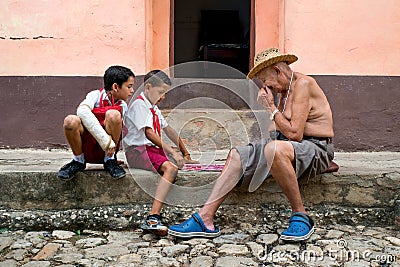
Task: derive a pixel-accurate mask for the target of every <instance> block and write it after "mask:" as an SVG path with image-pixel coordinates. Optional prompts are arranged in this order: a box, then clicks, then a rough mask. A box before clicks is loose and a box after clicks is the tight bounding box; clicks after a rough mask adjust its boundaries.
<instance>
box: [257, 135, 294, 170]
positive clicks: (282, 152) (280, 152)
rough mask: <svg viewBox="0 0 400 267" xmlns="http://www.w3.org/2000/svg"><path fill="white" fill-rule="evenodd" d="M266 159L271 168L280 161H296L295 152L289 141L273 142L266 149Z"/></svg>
mask: <svg viewBox="0 0 400 267" xmlns="http://www.w3.org/2000/svg"><path fill="white" fill-rule="evenodd" d="M264 155H265V159H266V160H267V163H268V165H269V166H273V164H274V163H275V162H277V161H279V160H287V159H289V160H290V161H292V160H293V159H294V150H293V146H292V144H291V143H290V142H287V141H271V142H269V143H268V144H267V145H266V146H265V148H264Z"/></svg>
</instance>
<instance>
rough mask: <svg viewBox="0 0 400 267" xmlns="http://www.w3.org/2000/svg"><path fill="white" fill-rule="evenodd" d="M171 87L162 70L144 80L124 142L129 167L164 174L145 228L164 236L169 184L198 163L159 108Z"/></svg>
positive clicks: (166, 229) (144, 225)
mask: <svg viewBox="0 0 400 267" xmlns="http://www.w3.org/2000/svg"><path fill="white" fill-rule="evenodd" d="M170 87H171V80H170V79H169V77H168V76H167V74H165V73H164V72H163V71H160V70H153V71H150V72H149V73H147V74H146V75H145V78H144V92H142V93H141V94H140V95H139V97H138V98H137V99H136V100H135V101H134V102H133V103H132V105H130V106H129V110H128V112H127V115H126V117H125V125H126V127H127V128H128V134H127V135H126V136H125V138H124V143H125V144H126V145H127V146H128V148H127V149H126V151H125V155H126V159H127V161H128V165H129V167H130V168H140V169H145V170H150V171H153V172H158V173H160V174H161V175H162V177H161V179H160V182H159V184H158V185H157V189H156V193H155V198H154V201H153V205H152V207H151V211H150V214H149V215H148V216H147V218H146V220H145V222H144V224H143V225H142V226H141V228H142V229H143V230H147V231H152V232H154V233H156V234H158V235H160V236H163V235H166V234H167V232H168V228H167V227H166V226H164V225H163V224H162V221H161V219H162V218H161V215H160V212H161V208H162V205H163V200H164V198H165V196H166V195H167V193H168V189H169V185H170V184H171V183H173V182H174V180H175V178H176V175H177V173H178V169H180V168H182V167H183V165H184V164H185V163H189V162H190V163H198V162H197V161H193V160H192V159H191V158H190V154H189V153H188V151H187V149H186V147H185V145H184V144H183V142H182V140H181V138H180V137H179V136H178V133H177V132H176V131H175V130H174V129H173V128H172V127H171V126H169V125H168V123H167V122H166V120H165V119H164V117H163V115H162V114H161V112H160V110H159V109H158V107H157V104H158V103H159V102H160V101H162V100H163V99H164V98H165V94H166V93H167V92H168V90H169V89H170ZM161 129H163V130H164V132H165V134H166V135H167V137H168V138H169V139H170V140H171V141H172V142H174V143H175V144H176V145H177V146H178V147H179V150H180V152H181V153H179V152H177V151H176V150H175V149H173V148H172V147H171V146H169V145H168V144H167V143H165V142H164V141H163V140H162V139H161ZM164 151H165V152H164ZM167 155H170V156H171V157H172V158H173V159H174V160H175V162H176V164H177V165H178V166H176V165H175V164H174V163H172V162H171V161H169V160H168V157H167Z"/></svg>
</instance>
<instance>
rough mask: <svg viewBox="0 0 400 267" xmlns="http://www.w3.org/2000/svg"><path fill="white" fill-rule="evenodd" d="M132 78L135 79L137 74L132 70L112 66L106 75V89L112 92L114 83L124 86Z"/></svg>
mask: <svg viewBox="0 0 400 267" xmlns="http://www.w3.org/2000/svg"><path fill="white" fill-rule="evenodd" d="M131 76H132V77H133V78H135V74H134V73H133V71H131V70H130V69H128V68H126V67H123V66H111V67H109V68H108V69H107V70H106V72H105V73H104V89H105V90H106V91H110V90H111V89H112V88H111V87H112V85H113V84H114V83H116V84H118V86H122V84H123V83H124V82H126V81H127V80H128V79H129V77H131Z"/></svg>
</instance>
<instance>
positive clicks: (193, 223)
mask: <svg viewBox="0 0 400 267" xmlns="http://www.w3.org/2000/svg"><path fill="white" fill-rule="evenodd" d="M168 234H170V235H172V236H176V237H180V238H192V237H217V236H219V235H220V234H221V232H220V230H219V228H218V227H215V230H214V231H213V230H209V229H207V227H206V226H205V225H204V222H203V220H202V219H201V217H200V215H199V214H198V213H195V214H193V215H192V217H190V218H189V219H188V220H186V221H184V222H183V223H181V224H176V225H172V226H170V227H169V229H168Z"/></svg>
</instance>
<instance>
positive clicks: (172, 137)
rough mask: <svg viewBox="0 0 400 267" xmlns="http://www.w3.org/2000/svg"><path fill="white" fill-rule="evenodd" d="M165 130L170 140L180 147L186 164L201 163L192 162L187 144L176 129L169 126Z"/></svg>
mask: <svg viewBox="0 0 400 267" xmlns="http://www.w3.org/2000/svg"><path fill="white" fill-rule="evenodd" d="M163 130H164V131H165V134H166V135H167V136H168V138H169V139H170V140H171V141H172V142H174V144H175V145H177V146H178V147H179V150H180V151H181V152H182V155H183V158H184V159H185V163H199V162H198V161H195V160H192V158H191V157H190V154H189V152H188V150H187V149H186V146H185V144H184V143H183V141H182V139H181V138H180V137H179V135H178V133H177V132H176V131H175V129H174V128H172V127H171V126H169V125H168V126H167V127H165V128H163Z"/></svg>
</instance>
